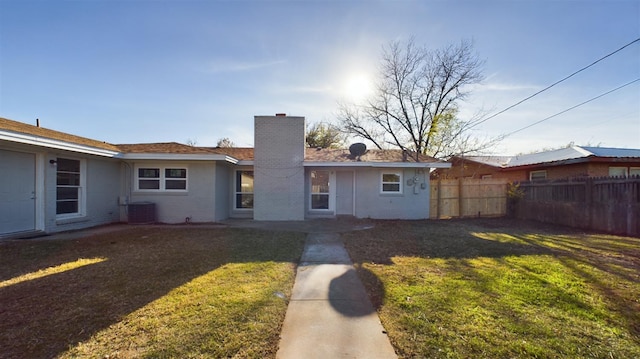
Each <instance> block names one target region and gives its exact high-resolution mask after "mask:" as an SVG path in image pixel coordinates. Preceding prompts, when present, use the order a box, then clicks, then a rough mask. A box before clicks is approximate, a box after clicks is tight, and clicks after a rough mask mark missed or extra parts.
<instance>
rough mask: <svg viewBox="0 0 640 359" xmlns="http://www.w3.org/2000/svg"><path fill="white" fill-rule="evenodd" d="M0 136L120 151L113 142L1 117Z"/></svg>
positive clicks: (39, 142)
mask: <svg viewBox="0 0 640 359" xmlns="http://www.w3.org/2000/svg"><path fill="white" fill-rule="evenodd" d="M0 134H3V135H4V136H1V137H0V138H3V139H12V140H14V141H16V142H23V143H30V144H34V145H42V146H49V147H50V146H51V144H52V141H46V140H54V141H60V142H63V143H64V144H70V145H80V146H89V147H93V148H97V149H101V150H107V151H113V152H119V151H120V149H119V148H118V147H116V146H115V145H113V144H110V143H107V142H102V141H97V140H92V139H90V138H86V137H80V136H75V135H70V134H68V133H64V132H59V131H54V130H50V129H47V128H44V127H38V126H33V125H29V124H26V123H22V122H18V121H13V120H9V119H6V118H2V117H0Z"/></svg>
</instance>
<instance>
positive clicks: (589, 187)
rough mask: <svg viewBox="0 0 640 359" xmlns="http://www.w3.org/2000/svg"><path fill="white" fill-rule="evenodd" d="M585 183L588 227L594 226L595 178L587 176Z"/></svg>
mask: <svg viewBox="0 0 640 359" xmlns="http://www.w3.org/2000/svg"><path fill="white" fill-rule="evenodd" d="M584 185H585V188H584V207H585V208H586V209H587V228H593V217H594V214H593V212H594V208H593V202H594V201H593V186H594V183H593V178H591V177H589V178H587V180H586V181H585V182H584Z"/></svg>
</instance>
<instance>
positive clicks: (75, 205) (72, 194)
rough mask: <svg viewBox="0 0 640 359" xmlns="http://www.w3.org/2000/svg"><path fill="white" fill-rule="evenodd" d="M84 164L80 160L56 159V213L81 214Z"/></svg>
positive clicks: (65, 214) (61, 214) (60, 214)
mask: <svg viewBox="0 0 640 359" xmlns="http://www.w3.org/2000/svg"><path fill="white" fill-rule="evenodd" d="M83 172H84V165H83V163H82V161H80V160H74V159H69V158H57V159H56V215H59V216H63V217H64V216H73V215H82V214H83V210H84V203H83V198H84V196H83V188H84V186H83V184H84V177H85V176H84V174H83Z"/></svg>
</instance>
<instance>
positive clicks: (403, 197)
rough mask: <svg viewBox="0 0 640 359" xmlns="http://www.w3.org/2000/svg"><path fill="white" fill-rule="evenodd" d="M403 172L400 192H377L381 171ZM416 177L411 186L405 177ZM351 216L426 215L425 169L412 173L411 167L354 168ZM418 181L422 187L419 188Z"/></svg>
mask: <svg viewBox="0 0 640 359" xmlns="http://www.w3.org/2000/svg"><path fill="white" fill-rule="evenodd" d="M385 171H401V172H402V173H403V180H402V194H386V193H381V189H380V183H381V179H380V178H381V173H382V172H385ZM414 177H416V178H417V181H416V184H414V185H411V186H409V185H407V180H408V179H412V178H414ZM355 183H356V185H355V191H356V196H355V197H356V205H355V207H356V208H355V216H356V217H358V218H377V219H425V218H429V195H430V194H429V172H428V170H424V171H423V173H416V170H414V169H393V168H385V169H379V168H365V169H358V170H357V171H356V181H355ZM422 183H424V186H425V188H424V189H423V188H422V187H421V186H422Z"/></svg>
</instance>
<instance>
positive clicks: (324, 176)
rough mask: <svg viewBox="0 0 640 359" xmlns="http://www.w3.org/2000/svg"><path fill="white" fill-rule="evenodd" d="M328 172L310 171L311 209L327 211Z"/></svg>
mask: <svg viewBox="0 0 640 359" xmlns="http://www.w3.org/2000/svg"><path fill="white" fill-rule="evenodd" d="M329 176H330V173H329V171H311V209H327V210H328V209H329Z"/></svg>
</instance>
